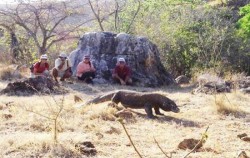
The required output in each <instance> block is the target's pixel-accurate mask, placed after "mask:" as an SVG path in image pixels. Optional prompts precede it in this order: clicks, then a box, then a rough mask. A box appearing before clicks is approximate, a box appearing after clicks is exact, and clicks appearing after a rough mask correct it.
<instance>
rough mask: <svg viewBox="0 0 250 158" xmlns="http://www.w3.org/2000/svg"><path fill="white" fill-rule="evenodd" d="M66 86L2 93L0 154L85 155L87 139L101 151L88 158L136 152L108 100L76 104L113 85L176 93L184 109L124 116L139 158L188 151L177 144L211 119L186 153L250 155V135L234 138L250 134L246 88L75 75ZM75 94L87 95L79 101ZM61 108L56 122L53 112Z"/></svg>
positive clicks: (176, 157) (196, 156)
mask: <svg viewBox="0 0 250 158" xmlns="http://www.w3.org/2000/svg"><path fill="white" fill-rule="evenodd" d="M6 85H7V82H6V81H1V82H0V90H2V89H3V88H5V86H6ZM63 87H65V89H67V90H68V92H67V93H65V94H61V95H33V96H8V95H1V96H0V116H1V118H0V119H1V124H0V135H1V136H0V137H1V139H0V143H1V147H0V151H1V157H86V155H84V154H83V153H82V152H81V150H80V149H79V148H77V144H79V143H83V142H86V141H89V142H91V143H92V144H93V145H94V147H95V149H96V151H97V153H96V155H93V156H91V155H90V157H102V158H105V157H107V158H109V157H124V158H125V157H139V156H138V154H137V153H136V151H135V150H134V147H133V145H132V144H131V142H130V140H129V138H128V136H127V135H126V133H125V131H124V128H123V126H122V124H121V123H120V122H119V121H117V117H115V113H116V112H117V109H116V108H113V107H109V106H108V104H109V102H105V103H101V104H97V105H94V104H92V105H88V106H85V107H79V105H80V104H82V103H84V102H86V101H87V100H90V99H91V98H93V97H94V96H97V95H100V94H105V92H108V91H111V90H116V89H131V90H136V91H148V92H155V93H161V94H164V95H166V96H167V97H169V98H171V99H173V100H174V101H175V102H176V103H177V105H178V106H179V108H180V110H181V112H180V113H171V112H164V116H157V118H155V119H148V118H147V117H146V114H145V112H144V110H133V111H135V112H136V113H133V116H132V117H130V118H127V119H124V120H123V122H124V126H125V128H126V130H127V132H128V134H129V136H130V139H131V140H132V141H133V144H134V145H135V147H136V149H137V150H138V152H139V153H140V155H141V157H145V158H146V157H147V158H152V157H154V158H162V157H167V156H166V155H164V153H166V154H167V155H168V156H169V157H170V155H171V154H172V157H173V158H180V157H184V156H185V155H187V154H188V153H189V152H190V150H189V149H187V150H181V149H178V144H179V143H180V142H181V141H183V140H184V139H188V138H194V139H198V140H199V139H201V137H202V134H204V131H205V130H206V128H207V127H208V126H209V129H208V131H207V132H206V136H207V138H206V142H205V144H204V145H203V147H202V150H199V152H192V153H190V154H189V155H188V157H192V158H221V157H223V158H232V157H237V155H238V154H239V153H240V152H241V151H245V152H246V154H248V155H250V148H249V141H243V140H241V139H240V138H238V137H237V135H239V134H243V133H246V134H248V135H250V131H249V127H250V107H249V102H250V98H249V94H243V93H240V92H237V91H235V92H232V93H223V94H220V95H218V94H216V95H207V94H202V93H198V94H192V93H191V90H192V86H189V85H188V86H185V87H161V88H139V87H123V86H112V85H87V84H84V83H79V82H75V81H74V84H68V83H64V84H63ZM75 96H78V97H80V98H81V99H82V101H80V102H75V101H74V97H75ZM57 115H58V118H57V120H56V126H55V119H53V118H55V117H56V116H57ZM55 127H56V128H55ZM55 129H56V130H55ZM55 131H56V133H55ZM55 136H56V138H55ZM155 140H156V141H157V143H156V142H155ZM159 146H160V148H161V149H162V150H163V151H164V153H163V152H162V151H161V149H160V148H159Z"/></svg>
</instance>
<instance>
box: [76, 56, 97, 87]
mask: <svg viewBox="0 0 250 158" xmlns="http://www.w3.org/2000/svg"><path fill="white" fill-rule="evenodd" d="M95 71H96V69H95V68H94V65H93V64H92V63H91V62H90V56H89V55H85V56H84V58H83V61H81V62H80V63H79V64H78V65H77V68H76V76H77V78H78V79H79V80H82V81H84V82H86V83H93V81H92V79H93V78H95Z"/></svg>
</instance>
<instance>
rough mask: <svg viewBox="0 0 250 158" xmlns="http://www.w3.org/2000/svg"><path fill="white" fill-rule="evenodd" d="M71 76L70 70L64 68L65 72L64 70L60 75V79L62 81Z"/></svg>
mask: <svg viewBox="0 0 250 158" xmlns="http://www.w3.org/2000/svg"><path fill="white" fill-rule="evenodd" d="M71 76H72V73H71V72H70V70H69V69H68V70H66V71H65V72H64V74H63V75H62V77H61V79H60V80H61V81H64V80H65V79H66V78H70V77H71Z"/></svg>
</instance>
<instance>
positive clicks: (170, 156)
mask: <svg viewBox="0 0 250 158" xmlns="http://www.w3.org/2000/svg"><path fill="white" fill-rule="evenodd" d="M154 141H155V143H156V144H157V146H158V148H159V149H160V150H161V152H162V153H163V154H164V155H165V156H166V157H167V158H171V157H172V156H170V157H169V156H168V155H167V154H166V153H165V152H164V150H163V149H162V148H161V146H160V145H159V143H158V142H157V141H156V139H155V137H154Z"/></svg>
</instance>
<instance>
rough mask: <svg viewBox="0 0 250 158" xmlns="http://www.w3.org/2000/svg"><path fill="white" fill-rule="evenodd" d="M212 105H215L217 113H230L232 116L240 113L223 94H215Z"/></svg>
mask: <svg viewBox="0 0 250 158" xmlns="http://www.w3.org/2000/svg"><path fill="white" fill-rule="evenodd" d="M214 105H215V108H216V111H217V112H218V113H219V114H223V115H230V114H232V115H234V116H237V115H239V114H240V113H242V111H241V110H240V109H239V107H238V106H236V105H235V104H233V103H231V102H230V100H229V98H228V97H227V96H226V95H225V94H222V95H216V96H215V104H214Z"/></svg>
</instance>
